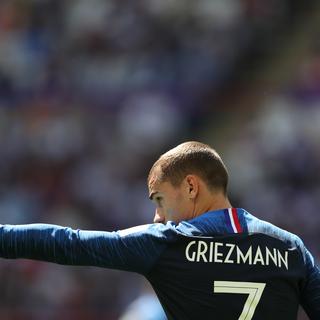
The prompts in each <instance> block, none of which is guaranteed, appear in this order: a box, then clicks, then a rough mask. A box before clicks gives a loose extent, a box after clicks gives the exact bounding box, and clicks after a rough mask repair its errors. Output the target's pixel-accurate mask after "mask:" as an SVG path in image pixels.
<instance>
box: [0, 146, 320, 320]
mask: <svg viewBox="0 0 320 320" xmlns="http://www.w3.org/2000/svg"><path fill="white" fill-rule="evenodd" d="M227 182H228V174H227V170H226V168H225V165H224V164H223V162H222V160H221V158H220V156H219V155H218V154H217V152H216V151H215V150H214V149H212V148H211V147H209V146H208V145H205V144H202V143H199V142H186V143H183V144H181V145H178V146H177V147H175V148H174V149H172V150H170V151H168V152H167V153H165V154H163V155H162V156H161V157H160V158H159V159H158V160H157V161H156V162H155V164H154V165H153V167H152V168H151V170H150V173H149V177H148V185H149V192H150V199H151V200H152V201H154V203H155V205H156V211H155V217H154V223H153V224H148V225H142V226H138V227H133V228H130V229H126V230H122V231H117V232H103V231H84V230H72V229H70V228H66V227H61V226H56V225H48V224H30V225H16V226H13V225H3V226H1V227H0V256H2V257H5V258H31V259H38V260H44V261H51V262H55V263H59V264H66V265H90V266H99V267H105V268H114V269H120V270H126V271H133V272H137V273H140V274H142V275H144V276H145V277H146V278H147V279H148V280H149V282H150V283H151V285H152V286H153V288H154V290H155V292H156V294H157V296H158V298H159V300H160V302H161V304H162V306H163V308H164V310H165V312H166V315H167V317H168V319H174V320H188V319H194V320H198V319H201V320H206V319H208V320H209V319H210V320H212V319H219V320H220V319H223V320H228V319H232V320H235V319H241V320H250V319H259V320H267V319H268V320H270V319H281V320H293V319H296V318H297V310H298V306H299V304H300V305H302V306H303V308H304V309H305V311H306V313H307V314H308V316H309V317H310V319H314V320H316V319H317V320H319V319H320V272H319V269H318V268H317V266H316V265H315V263H314V259H313V257H312V255H311V254H310V252H309V251H308V250H307V249H306V247H305V246H304V244H303V242H302V241H301V239H300V238H298V237H297V236H296V235H294V234H291V233H289V232H287V231H285V230H282V229H280V228H278V227H276V226H274V225H272V224H270V223H268V222H265V221H262V220H259V219H258V218H256V217H254V216H253V215H251V214H250V213H248V212H247V211H245V210H244V209H240V208H239V209H238V208H233V207H232V205H231V204H230V202H229V200H228V197H227Z"/></svg>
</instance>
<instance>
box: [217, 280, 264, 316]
mask: <svg viewBox="0 0 320 320" xmlns="http://www.w3.org/2000/svg"><path fill="white" fill-rule="evenodd" d="M265 286H266V284H265V283H260V282H239V281H215V282H214V288H213V292H215V293H240V294H248V298H247V300H246V302H245V304H244V307H243V310H242V313H241V314H240V317H239V319H238V320H251V319H252V317H253V314H254V312H255V310H256V307H257V305H258V303H259V301H260V298H261V295H262V293H263V290H264V288H265Z"/></svg>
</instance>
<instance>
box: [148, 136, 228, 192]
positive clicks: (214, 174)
mask: <svg viewBox="0 0 320 320" xmlns="http://www.w3.org/2000/svg"><path fill="white" fill-rule="evenodd" d="M155 170H157V174H158V177H157V180H158V181H159V182H170V183H171V184H172V185H173V186H174V187H178V186H179V185H180V184H181V182H182V181H183V179H184V178H185V177H186V176H187V175H188V174H195V175H198V176H199V177H200V178H201V179H202V180H203V181H204V182H205V183H206V184H207V186H208V188H209V189H211V190H213V189H214V190H221V191H222V192H223V193H224V194H225V195H226V193H227V185H228V171H227V168H226V166H225V165H224V163H223V161H222V159H221V158H220V156H219V154H218V153H217V152H216V151H215V150H214V149H213V148H211V147H210V146H209V145H207V144H204V143H201V142H197V141H188V142H185V143H182V144H179V145H178V146H177V147H175V148H173V149H171V150H169V151H168V152H166V153H164V154H163V155H161V156H160V158H159V159H158V160H157V161H156V162H155V163H154V165H153V166H152V168H151V170H150V172H149V176H148V182H149V181H150V179H151V176H152V175H153V173H154V171H155Z"/></svg>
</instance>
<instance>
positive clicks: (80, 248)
mask: <svg viewBox="0 0 320 320" xmlns="http://www.w3.org/2000/svg"><path fill="white" fill-rule="evenodd" d="M167 234H168V232H166V227H165V226H163V225H159V224H150V225H143V226H139V227H135V228H131V229H126V230H123V231H118V232H104V231H85V230H73V229H71V228H67V227H61V226H56V225H50V224H29V225H16V226H14V225H2V226H0V257H3V258H13V259H16V258H28V259H35V260H42V261H49V262H54V263H59V264H66V265H88V266H89V265H90V266H99V267H106V268H113V269H120V270H127V271H134V272H139V273H145V272H147V271H148V270H149V268H150V267H151V266H152V265H153V263H154V262H155V260H156V259H157V258H158V256H159V255H160V253H161V252H162V251H163V249H164V248H165V246H166V242H168V241H169V238H170V237H169V238H168V237H167ZM169 234H170V232H169Z"/></svg>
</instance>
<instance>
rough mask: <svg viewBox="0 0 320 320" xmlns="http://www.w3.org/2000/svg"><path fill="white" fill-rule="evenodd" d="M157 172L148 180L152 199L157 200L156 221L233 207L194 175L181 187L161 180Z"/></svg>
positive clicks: (219, 192) (193, 216)
mask: <svg viewBox="0 0 320 320" xmlns="http://www.w3.org/2000/svg"><path fill="white" fill-rule="evenodd" d="M158 176H159V172H157V171H155V172H154V173H153V174H152V176H151V178H150V181H149V198H150V199H151V200H152V201H153V202H154V203H155V206H156V210H155V215H154V219H153V222H154V223H166V222H168V221H173V222H175V223H179V222H180V221H182V220H190V219H193V218H195V217H197V216H199V215H201V214H203V213H205V212H208V211H213V210H220V209H225V208H230V207H232V206H231V204H230V202H229V200H228V198H227V197H226V196H225V195H224V193H223V192H222V191H220V190H210V189H209V188H208V186H207V184H206V183H205V182H204V181H203V179H201V178H200V177H199V176H197V175H195V174H189V175H187V176H186V177H185V178H184V179H183V181H182V182H181V184H180V186H178V187H174V186H173V185H172V184H171V183H170V182H168V181H165V182H159V179H158Z"/></svg>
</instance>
